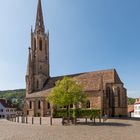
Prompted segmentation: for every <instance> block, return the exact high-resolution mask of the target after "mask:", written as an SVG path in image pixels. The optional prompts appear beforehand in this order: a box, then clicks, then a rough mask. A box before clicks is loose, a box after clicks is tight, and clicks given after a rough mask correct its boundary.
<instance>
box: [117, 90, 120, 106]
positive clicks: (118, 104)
mask: <svg viewBox="0 0 140 140" xmlns="http://www.w3.org/2000/svg"><path fill="white" fill-rule="evenodd" d="M117 92H118V107H120V88H119V87H118V88H117Z"/></svg>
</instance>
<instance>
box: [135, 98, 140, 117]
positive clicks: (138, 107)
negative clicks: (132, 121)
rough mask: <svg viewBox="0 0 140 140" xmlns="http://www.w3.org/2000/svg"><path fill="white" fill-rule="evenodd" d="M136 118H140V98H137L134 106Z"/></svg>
mask: <svg viewBox="0 0 140 140" xmlns="http://www.w3.org/2000/svg"><path fill="white" fill-rule="evenodd" d="M134 117H135V118H140V98H137V99H136V101H135V104H134Z"/></svg>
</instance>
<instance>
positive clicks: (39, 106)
mask: <svg viewBox="0 0 140 140" xmlns="http://www.w3.org/2000/svg"><path fill="white" fill-rule="evenodd" d="M40 108H41V102H40V100H39V101H38V109H40Z"/></svg>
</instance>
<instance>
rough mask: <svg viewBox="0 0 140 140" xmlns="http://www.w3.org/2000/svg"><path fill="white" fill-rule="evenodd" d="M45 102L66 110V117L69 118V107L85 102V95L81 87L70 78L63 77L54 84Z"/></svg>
mask: <svg viewBox="0 0 140 140" xmlns="http://www.w3.org/2000/svg"><path fill="white" fill-rule="evenodd" d="M47 100H48V101H49V102H50V103H51V104H52V105H53V106H57V107H64V106H66V108H67V110H66V111H67V117H68V118H70V105H71V104H73V105H75V106H76V105H77V104H78V103H84V102H85V101H86V95H85V93H84V92H83V88H82V86H81V85H80V84H79V83H78V82H77V81H76V80H73V79H72V78H69V77H64V78H63V79H62V80H61V81H57V82H56V86H55V87H54V88H53V89H52V91H51V93H50V95H49V96H48V98H47Z"/></svg>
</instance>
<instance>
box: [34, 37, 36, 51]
mask: <svg viewBox="0 0 140 140" xmlns="http://www.w3.org/2000/svg"><path fill="white" fill-rule="evenodd" d="M34 50H36V39H35V38H34Z"/></svg>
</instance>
